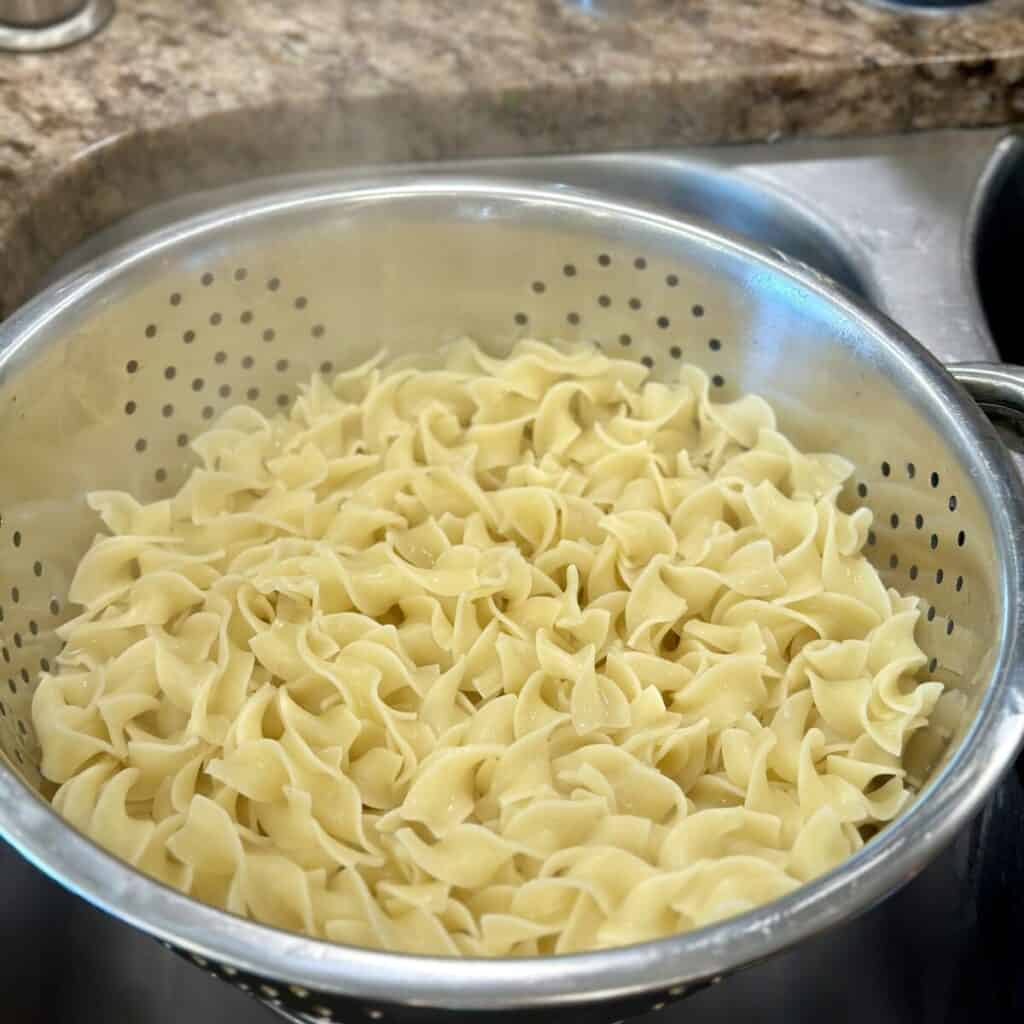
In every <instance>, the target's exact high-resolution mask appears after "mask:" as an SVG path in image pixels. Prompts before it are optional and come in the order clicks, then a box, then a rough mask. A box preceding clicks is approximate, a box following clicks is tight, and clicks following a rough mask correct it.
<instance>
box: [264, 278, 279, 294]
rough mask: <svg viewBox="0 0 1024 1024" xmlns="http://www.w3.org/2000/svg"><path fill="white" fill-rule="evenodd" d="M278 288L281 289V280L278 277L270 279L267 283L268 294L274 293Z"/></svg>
mask: <svg viewBox="0 0 1024 1024" xmlns="http://www.w3.org/2000/svg"><path fill="white" fill-rule="evenodd" d="M280 287H281V279H280V278H279V277H272V278H271V279H270V280H269V281H268V282H267V291H268V292H276V291H277V289H278V288H280Z"/></svg>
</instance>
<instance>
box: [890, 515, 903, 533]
mask: <svg viewBox="0 0 1024 1024" xmlns="http://www.w3.org/2000/svg"><path fill="white" fill-rule="evenodd" d="M889 525H890V526H891V527H892V528H893V529H894V530H895V529H897V528H898V527H899V525H900V517H899V515H898V513H896V512H893V514H892V515H891V516H889Z"/></svg>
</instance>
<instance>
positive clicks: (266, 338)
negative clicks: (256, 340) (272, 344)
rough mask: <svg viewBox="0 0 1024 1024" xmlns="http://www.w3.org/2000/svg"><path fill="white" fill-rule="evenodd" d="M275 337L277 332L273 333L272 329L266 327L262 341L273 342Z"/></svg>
mask: <svg viewBox="0 0 1024 1024" xmlns="http://www.w3.org/2000/svg"><path fill="white" fill-rule="evenodd" d="M276 337H277V331H275V330H274V328H273V327H268V328H267V329H266V330H265V331H264V332H263V340H264V341H273V340H274V339H275V338H276Z"/></svg>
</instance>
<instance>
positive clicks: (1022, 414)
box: [946, 363, 1024, 455]
mask: <svg viewBox="0 0 1024 1024" xmlns="http://www.w3.org/2000/svg"><path fill="white" fill-rule="evenodd" d="M946 369H947V370H949V372H950V374H952V376H953V377H954V379H955V380H956V381H957V383H959V384H960V385H961V386H963V387H964V388H965V389H966V390H967V392H968V394H970V396H971V398H973V399H974V401H975V402H977V403H978V405H980V406H981V409H982V411H983V412H984V413H985V415H986V416H987V417H988V418H989V419H990V420H991V421H992V425H993V426H994V427H995V428H996V430H998V431H999V436H1000V437H1001V438H1002V439H1003V441H1004V442H1005V443H1006V445H1007V447H1009V449H1010V450H1011V451H1012V452H1015V453H1016V454H1018V455H1024V366H1013V365H1011V364H1009V363H953V364H952V365H950V366H947V367H946Z"/></svg>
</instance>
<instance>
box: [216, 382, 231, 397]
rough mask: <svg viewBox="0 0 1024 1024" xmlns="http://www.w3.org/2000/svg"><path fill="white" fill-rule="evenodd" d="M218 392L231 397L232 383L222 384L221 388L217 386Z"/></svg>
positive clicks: (221, 395) (222, 395)
mask: <svg viewBox="0 0 1024 1024" xmlns="http://www.w3.org/2000/svg"><path fill="white" fill-rule="evenodd" d="M217 394H218V395H220V397H221V398H230V397H231V385H230V384H221V386H220V387H219V388H217Z"/></svg>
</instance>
